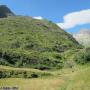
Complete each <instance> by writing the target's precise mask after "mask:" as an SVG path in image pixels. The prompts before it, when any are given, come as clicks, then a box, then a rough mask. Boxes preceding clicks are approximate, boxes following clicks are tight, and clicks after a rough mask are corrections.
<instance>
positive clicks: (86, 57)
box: [74, 48, 90, 64]
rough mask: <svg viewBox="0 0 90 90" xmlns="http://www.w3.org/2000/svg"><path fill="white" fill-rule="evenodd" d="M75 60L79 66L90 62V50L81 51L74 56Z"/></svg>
mask: <svg viewBox="0 0 90 90" xmlns="http://www.w3.org/2000/svg"><path fill="white" fill-rule="evenodd" d="M74 60H75V61H76V62H77V63H79V64H85V63H88V62H90V48H85V49H83V50H81V51H80V52H79V53H77V54H76V55H75V56H74Z"/></svg>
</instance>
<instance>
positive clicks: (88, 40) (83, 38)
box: [73, 29, 90, 46]
mask: <svg viewBox="0 0 90 90" xmlns="http://www.w3.org/2000/svg"><path fill="white" fill-rule="evenodd" d="M73 36H74V38H75V39H76V40H77V41H78V42H79V43H80V44H82V45H84V46H90V30H87V29H82V30H80V31H79V32H78V33H76V34H74V35H73Z"/></svg>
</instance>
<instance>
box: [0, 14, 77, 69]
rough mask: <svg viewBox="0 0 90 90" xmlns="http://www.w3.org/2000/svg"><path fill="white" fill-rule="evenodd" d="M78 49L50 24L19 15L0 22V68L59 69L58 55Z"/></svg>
mask: <svg viewBox="0 0 90 90" xmlns="http://www.w3.org/2000/svg"><path fill="white" fill-rule="evenodd" d="M78 47H79V44H78V43H77V42H76V41H75V39H74V38H73V37H72V36H71V35H69V34H68V33H66V32H65V31H64V30H62V29H60V28H59V27H58V26H57V25H56V24H54V23H52V22H51V21H47V20H36V19H33V18H31V17H22V16H12V17H8V18H1V19H0V58H1V59H0V64H1V65H10V66H15V67H31V68H37V69H41V70H44V69H51V68H61V67H62V66H63V64H62V63H63V59H62V56H61V53H63V52H65V51H67V50H69V49H76V48H78Z"/></svg>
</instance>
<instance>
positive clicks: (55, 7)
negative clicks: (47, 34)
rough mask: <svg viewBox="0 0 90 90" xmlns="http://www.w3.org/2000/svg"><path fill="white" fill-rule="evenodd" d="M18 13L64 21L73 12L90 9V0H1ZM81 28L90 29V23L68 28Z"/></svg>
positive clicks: (70, 29)
mask: <svg viewBox="0 0 90 90" xmlns="http://www.w3.org/2000/svg"><path fill="white" fill-rule="evenodd" d="M0 4H1V5H2V4H4V5H7V6H8V7H9V8H11V10H12V11H13V12H14V13H15V14H17V15H26V16H32V17H36V16H42V17H43V18H46V19H48V20H51V21H53V22H55V23H63V22H64V20H63V17H64V16H65V15H67V14H69V13H72V12H77V11H78V12H79V11H81V10H87V9H90V0H0ZM81 28H88V29H90V23H86V24H82V25H76V26H75V27H72V28H69V29H66V30H67V31H68V32H76V31H78V30H79V29H81Z"/></svg>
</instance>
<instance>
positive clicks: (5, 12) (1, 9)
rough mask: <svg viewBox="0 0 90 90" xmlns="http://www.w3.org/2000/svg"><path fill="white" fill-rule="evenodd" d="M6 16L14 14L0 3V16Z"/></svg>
mask: <svg viewBox="0 0 90 90" xmlns="http://www.w3.org/2000/svg"><path fill="white" fill-rule="evenodd" d="M8 16H15V15H14V13H13V12H12V11H11V10H10V9H9V8H8V7H7V6H6V5H0V18H5V17H8Z"/></svg>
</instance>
